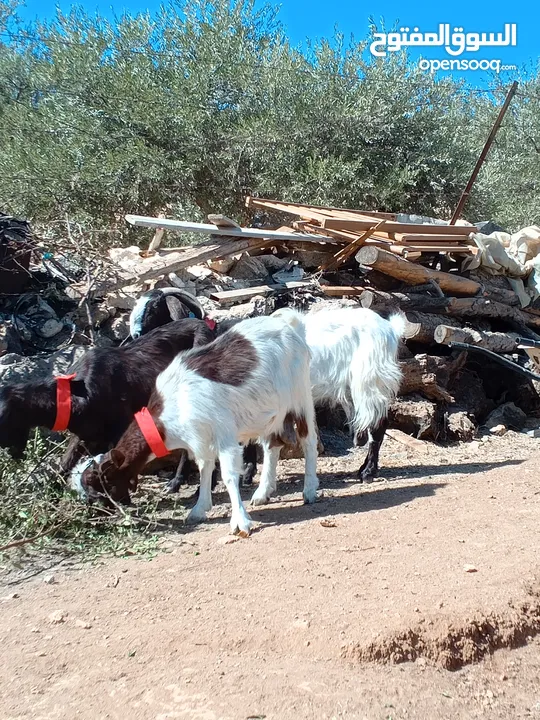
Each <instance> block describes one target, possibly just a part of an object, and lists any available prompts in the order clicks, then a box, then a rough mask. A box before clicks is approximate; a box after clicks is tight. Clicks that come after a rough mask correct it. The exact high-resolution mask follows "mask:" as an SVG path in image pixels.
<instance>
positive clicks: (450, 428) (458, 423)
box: [446, 410, 476, 442]
mask: <svg viewBox="0 0 540 720" xmlns="http://www.w3.org/2000/svg"><path fill="white" fill-rule="evenodd" d="M446 429H447V432H448V436H449V438H450V440H460V441H461V442H470V441H471V440H472V439H473V438H474V436H475V435H476V425H475V424H474V422H473V421H472V420H471V419H470V418H469V416H468V415H467V413H466V412H465V411H463V410H456V411H454V412H449V413H448V419H447V424H446Z"/></svg>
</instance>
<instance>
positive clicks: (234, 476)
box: [219, 444, 253, 535]
mask: <svg viewBox="0 0 540 720" xmlns="http://www.w3.org/2000/svg"><path fill="white" fill-rule="evenodd" d="M219 465H220V468H221V479H222V480H223V482H224V483H225V487H226V488H227V492H228V493H229V497H230V499H231V506H232V513H231V532H233V533H235V534H236V533H241V534H242V535H249V534H250V533H251V529H252V527H253V522H252V521H251V518H250V517H249V515H248V513H247V512H246V508H245V507H244V503H243V502H242V498H241V497H240V489H239V482H240V469H241V467H242V448H241V447H240V445H237V444H235V445H234V446H233V447H231V448H227V449H226V450H223V451H222V452H220V453H219Z"/></svg>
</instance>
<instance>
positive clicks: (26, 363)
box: [0, 345, 85, 383]
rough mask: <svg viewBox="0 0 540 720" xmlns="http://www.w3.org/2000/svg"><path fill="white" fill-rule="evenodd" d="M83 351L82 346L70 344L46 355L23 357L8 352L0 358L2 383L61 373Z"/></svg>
mask: <svg viewBox="0 0 540 720" xmlns="http://www.w3.org/2000/svg"><path fill="white" fill-rule="evenodd" d="M84 353H85V348H84V347H82V346H80V345H79V346H77V345H72V346H71V347H68V348H66V349H64V350H58V351H57V352H54V353H52V354H51V355H49V356H48V357H23V356H22V355H16V354H14V353H9V354H7V355H4V356H3V357H1V358H0V379H1V380H2V383H7V382H25V381H27V380H39V379H40V378H43V377H46V376H47V375H63V374H65V372H66V371H67V370H68V368H69V367H70V366H71V365H73V363H75V362H76V361H77V360H78V359H79V358H81V357H82V356H83V355H84Z"/></svg>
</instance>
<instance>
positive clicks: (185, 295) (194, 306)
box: [160, 287, 205, 320]
mask: <svg viewBox="0 0 540 720" xmlns="http://www.w3.org/2000/svg"><path fill="white" fill-rule="evenodd" d="M160 291H161V292H162V293H163V294H164V295H174V296H175V297H177V298H179V299H180V300H181V301H182V302H183V303H184V305H187V307H188V308H189V309H190V310H191V312H192V313H193V314H194V315H195V316H196V317H198V318H199V320H202V319H203V318H204V316H205V312H204V309H203V307H202V305H201V304H200V302H199V301H198V300H197V298H196V297H195V295H192V294H191V293H189V292H187V290H181V289H180V288H175V287H168V288H160Z"/></svg>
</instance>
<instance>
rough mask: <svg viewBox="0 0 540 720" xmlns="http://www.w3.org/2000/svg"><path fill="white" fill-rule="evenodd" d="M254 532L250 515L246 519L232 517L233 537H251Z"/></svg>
mask: <svg viewBox="0 0 540 720" xmlns="http://www.w3.org/2000/svg"><path fill="white" fill-rule="evenodd" d="M252 530H253V522H252V521H251V518H250V517H249V515H246V516H245V517H234V516H233V517H232V518H231V532H232V533H233V535H240V537H248V536H249V535H251V531H252Z"/></svg>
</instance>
